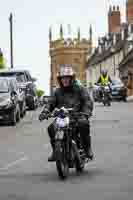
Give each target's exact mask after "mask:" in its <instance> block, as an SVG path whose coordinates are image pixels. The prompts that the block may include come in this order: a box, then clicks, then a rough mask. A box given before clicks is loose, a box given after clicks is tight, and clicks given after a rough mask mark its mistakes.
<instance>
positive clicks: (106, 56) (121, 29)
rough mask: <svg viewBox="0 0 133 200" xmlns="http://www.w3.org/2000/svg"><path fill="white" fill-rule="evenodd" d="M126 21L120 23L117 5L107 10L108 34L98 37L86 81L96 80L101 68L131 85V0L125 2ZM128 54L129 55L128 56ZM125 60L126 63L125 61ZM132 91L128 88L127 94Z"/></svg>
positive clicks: (132, 41)
mask: <svg viewBox="0 0 133 200" xmlns="http://www.w3.org/2000/svg"><path fill="white" fill-rule="evenodd" d="M126 19H127V20H126V22H125V23H121V13H120V10H119V6H113V8H112V7H110V9H109V12H108V34H107V35H105V36H104V37H100V38H99V41H98V46H97V48H96V49H95V52H94V54H93V55H92V56H91V58H90V59H89V60H88V64H87V70H86V71H87V82H88V85H89V83H91V84H93V83H94V82H96V80H97V78H98V76H99V75H100V71H101V69H102V68H106V69H107V70H108V72H109V74H110V75H111V77H112V78H121V79H122V81H123V82H124V83H125V84H126V85H128V86H129V87H130V88H132V86H133V77H132V70H131V69H132V67H133V65H132V64H131V60H130V62H129V57H130V58H131V53H130V52H132V50H133V0H127V2H126ZM129 55H130V56H129ZM125 60H126V63H125ZM132 92H133V91H132V90H131V89H130V91H128V95H131V93H132Z"/></svg>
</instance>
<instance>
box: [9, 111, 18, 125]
mask: <svg viewBox="0 0 133 200" xmlns="http://www.w3.org/2000/svg"><path fill="white" fill-rule="evenodd" d="M16 122H17V121H16V110H15V109H13V110H12V111H11V114H10V123H11V125H12V126H16Z"/></svg>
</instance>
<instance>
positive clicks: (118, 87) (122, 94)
mask: <svg viewBox="0 0 133 200" xmlns="http://www.w3.org/2000/svg"><path fill="white" fill-rule="evenodd" d="M112 82H113V83H112V85H111V90H112V91H111V93H112V98H113V99H118V100H123V101H124V102H126V100H127V88H126V87H125V86H124V84H123V83H122V81H121V80H120V79H114V80H112Z"/></svg>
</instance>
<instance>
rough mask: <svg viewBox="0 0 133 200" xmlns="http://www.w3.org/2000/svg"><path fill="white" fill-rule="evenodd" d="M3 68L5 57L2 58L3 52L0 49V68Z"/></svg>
mask: <svg viewBox="0 0 133 200" xmlns="http://www.w3.org/2000/svg"><path fill="white" fill-rule="evenodd" d="M5 68H6V65H5V59H4V56H3V52H2V50H1V49H0V69H5Z"/></svg>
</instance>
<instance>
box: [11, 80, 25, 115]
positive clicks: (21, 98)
mask: <svg viewBox="0 0 133 200" xmlns="http://www.w3.org/2000/svg"><path fill="white" fill-rule="evenodd" d="M8 79H9V80H10V81H11V83H12V85H13V88H14V90H15V91H16V93H17V95H18V102H19V107H20V117H22V118H23V117H24V116H25V114H26V96H25V91H23V90H22V88H20V87H19V85H18V82H17V80H16V78H14V77H8Z"/></svg>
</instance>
